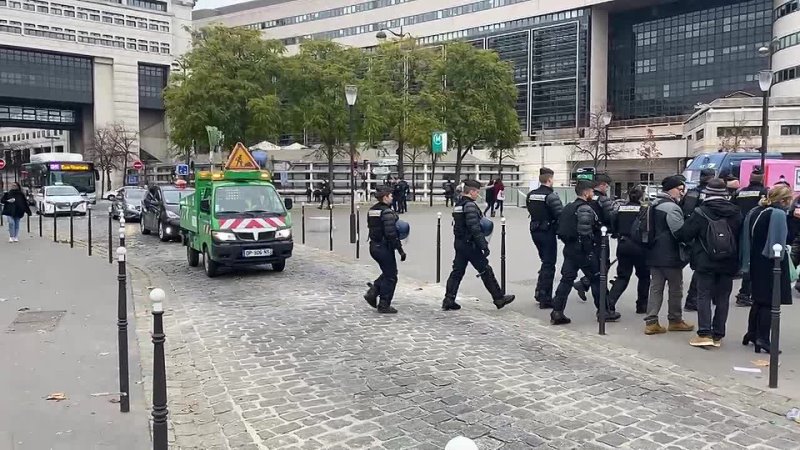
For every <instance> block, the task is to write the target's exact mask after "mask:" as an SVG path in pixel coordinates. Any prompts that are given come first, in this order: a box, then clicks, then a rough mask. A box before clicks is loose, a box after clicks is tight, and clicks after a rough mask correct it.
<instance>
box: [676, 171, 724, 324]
mask: <svg viewBox="0 0 800 450" xmlns="http://www.w3.org/2000/svg"><path fill="white" fill-rule="evenodd" d="M715 176H716V172H715V171H714V169H703V170H701V171H700V182H699V183H698V184H697V186H695V187H693V188H691V189H689V190H687V191H686V194H684V196H683V198H682V199H681V210H682V211H683V218H684V219H688V218H689V216H691V215H692V213H693V212H694V210H695V209H696V208H697V207H698V206H700V205H701V204H702V203H703V198H704V194H703V189H705V188H706V185H707V184H708V182H709V180H711V179H712V178H714V177H715ZM695 277H696V275H695V274H694V273H693V274H692V280H691V281H690V282H689V292H688V293H687V294H686V303H685V306H684V307H683V309H685V310H686V311H697V279H696V278H695Z"/></svg>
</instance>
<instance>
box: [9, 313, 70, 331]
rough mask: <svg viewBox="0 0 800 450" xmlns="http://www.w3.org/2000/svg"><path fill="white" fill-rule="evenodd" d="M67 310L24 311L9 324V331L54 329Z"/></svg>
mask: <svg viewBox="0 0 800 450" xmlns="http://www.w3.org/2000/svg"><path fill="white" fill-rule="evenodd" d="M66 313H67V312H66V311H23V312H21V313H19V314H17V318H16V319H14V321H13V322H11V325H9V326H8V330H7V332H9V333H24V332H27V331H39V330H43V331H53V330H54V329H55V328H56V326H57V325H58V322H59V321H60V320H61V318H62V317H64V314H66Z"/></svg>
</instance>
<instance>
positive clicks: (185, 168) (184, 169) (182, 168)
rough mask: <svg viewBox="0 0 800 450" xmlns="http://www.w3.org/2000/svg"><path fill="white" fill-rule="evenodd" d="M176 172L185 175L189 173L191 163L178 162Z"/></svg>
mask: <svg viewBox="0 0 800 450" xmlns="http://www.w3.org/2000/svg"><path fill="white" fill-rule="evenodd" d="M175 174H176V175H179V176H182V177H185V176H188V175H189V165H188V164H178V165H176V166H175Z"/></svg>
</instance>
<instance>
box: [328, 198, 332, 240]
mask: <svg viewBox="0 0 800 450" xmlns="http://www.w3.org/2000/svg"><path fill="white" fill-rule="evenodd" d="M328 241H330V248H331V251H333V205H331V204H328Z"/></svg>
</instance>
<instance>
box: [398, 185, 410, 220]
mask: <svg viewBox="0 0 800 450" xmlns="http://www.w3.org/2000/svg"><path fill="white" fill-rule="evenodd" d="M397 184H398V186H399V189H398V190H399V192H400V198H399V199H398V207H399V210H400V211H399V212H400V213H401V214H402V213H407V212H408V196H409V194H411V187H409V185H408V182H407V181H406V179H405V178H400V181H398V182H397Z"/></svg>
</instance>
